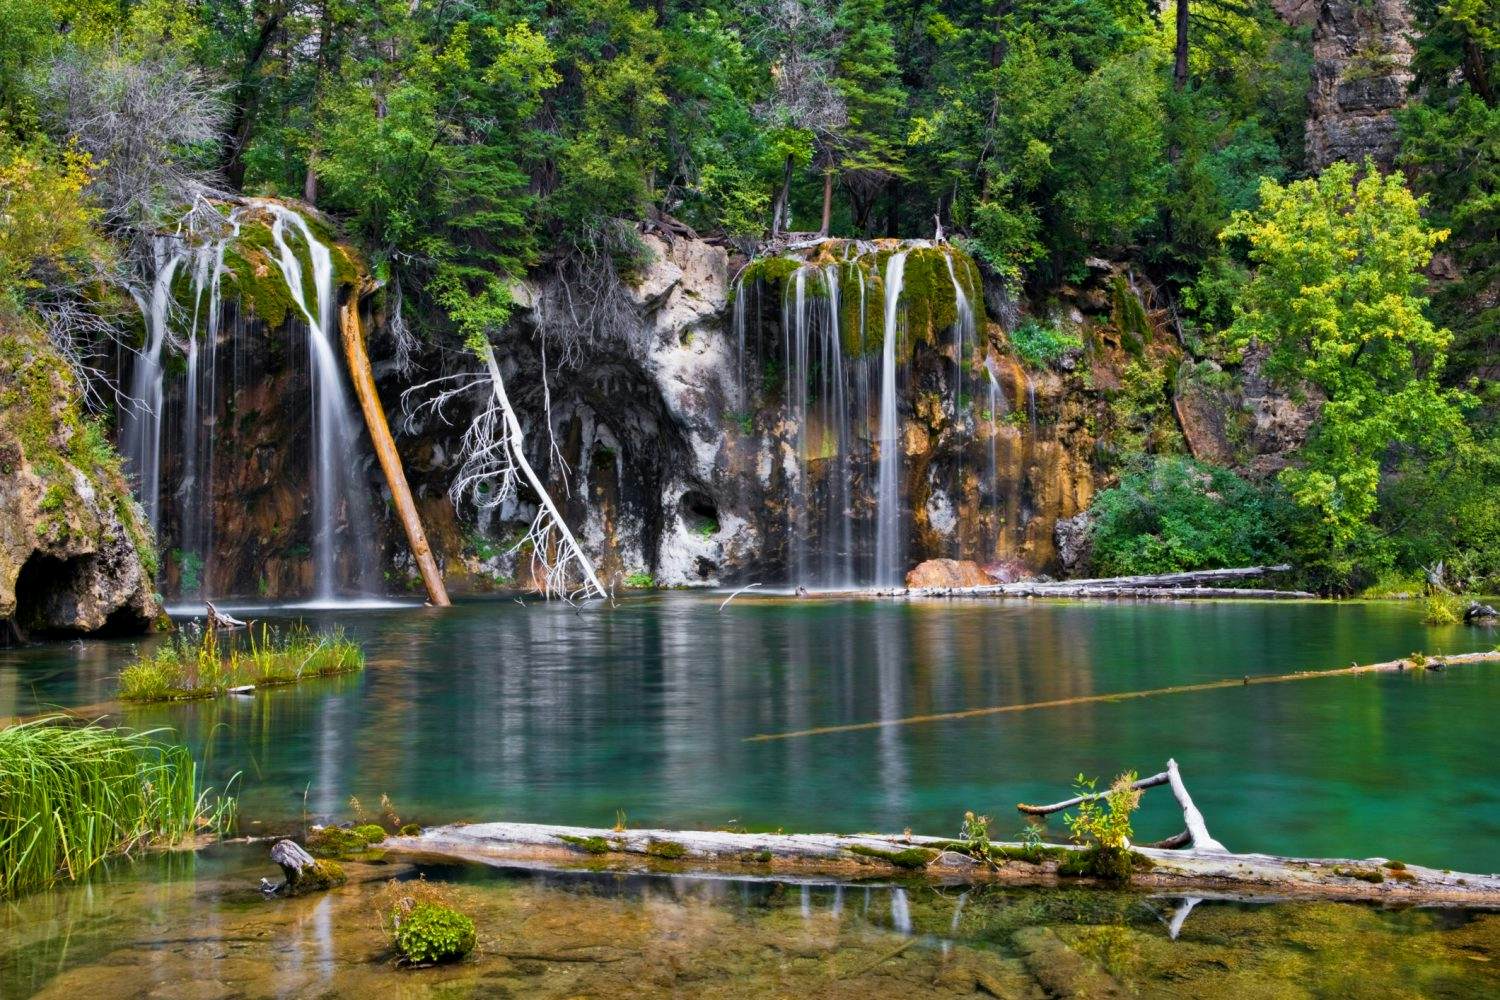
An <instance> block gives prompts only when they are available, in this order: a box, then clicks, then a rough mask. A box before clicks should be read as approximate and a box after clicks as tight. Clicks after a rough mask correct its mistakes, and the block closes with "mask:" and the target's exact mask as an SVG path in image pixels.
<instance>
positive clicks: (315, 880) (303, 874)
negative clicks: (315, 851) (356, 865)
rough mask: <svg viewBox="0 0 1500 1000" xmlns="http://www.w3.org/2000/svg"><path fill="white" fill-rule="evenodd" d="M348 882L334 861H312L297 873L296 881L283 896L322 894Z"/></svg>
mask: <svg viewBox="0 0 1500 1000" xmlns="http://www.w3.org/2000/svg"><path fill="white" fill-rule="evenodd" d="M347 881H349V877H348V876H347V875H345V874H344V868H343V866H342V865H340V864H338V863H337V862H334V861H326V860H325V861H314V862H313V863H312V864H310V865H308V866H307V867H306V868H304V869H302V871H300V872H298V873H297V877H296V879H295V880H294V881H293V882H292V884H291V885H290V886H288V887H287V889H286V892H285V895H288V896H304V895H306V894H308V893H310V892H323V891H324V890H326V889H332V888H334V887H335V886H340V885H343V884H344V883H345V882H347Z"/></svg>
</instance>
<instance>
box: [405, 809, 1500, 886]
mask: <svg viewBox="0 0 1500 1000" xmlns="http://www.w3.org/2000/svg"><path fill="white" fill-rule="evenodd" d="M583 845H587V846H583ZM664 845H668V847H669V848H670V849H669V850H668V849H666V848H664ZM989 846H990V853H989V858H990V859H991V860H981V859H976V858H975V857H973V856H972V854H971V853H969V848H968V846H967V845H965V844H964V843H962V842H959V841H954V840H951V839H946V838H942V837H921V836H877V835H873V834H857V835H848V836H846V835H841V834H781V833H738V832H729V831H723V830H713V831H687V830H605V829H592V828H589V827H577V826H546V825H541V824H533V823H476V824H473V825H455V826H444V827H437V828H434V829H430V830H426V831H424V832H423V833H422V834H420V835H418V836H414V837H392V838H389V839H387V840H386V842H385V843H384V844H383V845H382V847H384V848H385V849H386V851H387V853H388V854H389V853H391V852H395V853H397V854H402V855H406V856H411V857H421V856H428V857H440V858H454V859H458V860H463V861H471V862H477V863H481V864H490V865H496V866H501V867H518V868H570V867H579V866H583V867H588V868H599V867H601V866H602V867H606V868H618V869H621V870H643V869H644V870H650V869H651V868H652V867H654V866H658V865H660V864H662V863H664V862H665V863H667V864H668V865H669V866H670V867H669V868H668V869H667V870H673V871H681V870H697V871H705V872H724V873H732V874H735V875H736V876H739V877H744V878H751V879H754V878H775V879H778V880H782V881H796V880H797V879H798V878H869V877H876V878H890V877H896V876H900V877H905V878H911V877H925V878H931V879H934V880H938V881H942V882H950V883H964V882H1008V883H1015V884H1041V885H1046V884H1055V883H1057V882H1059V881H1063V880H1068V881H1073V880H1075V879H1076V880H1078V881H1079V882H1080V884H1092V883H1093V882H1094V881H1095V880H1093V879H1091V878H1090V877H1089V875H1088V874H1087V872H1088V870H1089V869H1088V867H1087V865H1086V864H1084V863H1083V862H1084V861H1085V859H1086V855H1087V853H1088V849H1087V848H1084V847H1076V846H1072V845H1047V846H1044V847H1040V848H1039V847H1036V846H1035V845H1026V844H1019V843H999V842H994V843H991V844H990V845H989ZM1131 860H1132V863H1133V869H1134V870H1133V874H1132V875H1131V884H1133V885H1136V886H1140V887H1143V888H1152V889H1161V890H1168V891H1189V890H1232V891H1239V892H1248V893H1256V892H1259V893H1266V894H1275V895H1296V896H1305V897H1324V898H1330V899H1370V900H1380V901H1385V902H1393V903H1394V902H1401V903H1413V904H1436V903H1462V904H1468V905H1485V906H1492V905H1497V904H1500V877H1497V876H1493V875H1468V874H1463V873H1458V872H1449V871H1439V870H1437V869H1434V868H1421V867H1418V866H1416V865H1406V864H1402V863H1400V862H1394V861H1388V860H1386V859H1384V858H1366V859H1362V860H1357V861H1356V860H1344V859H1303V858H1284V857H1276V856H1273V855H1267V854H1231V853H1224V852H1218V851H1172V850H1163V849H1157V848H1147V847H1135V848H1133V849H1132V850H1131ZM1392 866H1399V867H1392ZM1372 873H1373V875H1372ZM1374 876H1379V877H1378V878H1376V877H1374ZM1099 884H1101V885H1104V884H1111V885H1112V884H1115V883H1109V882H1108V881H1107V880H1099Z"/></svg>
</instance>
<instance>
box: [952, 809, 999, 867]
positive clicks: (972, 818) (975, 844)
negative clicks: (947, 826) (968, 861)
mask: <svg viewBox="0 0 1500 1000" xmlns="http://www.w3.org/2000/svg"><path fill="white" fill-rule="evenodd" d="M958 839H959V841H960V842H961V843H962V845H963V850H964V852H965V853H966V854H968V855H969V857H971V858H973V859H974V860H976V861H985V862H990V863H993V862H994V846H993V845H992V844H991V843H990V818H989V817H988V816H979V815H976V814H975V813H974V812H973V811H972V810H970V811H967V812H965V813H964V821H963V825H962V826H960V827H959V830H958Z"/></svg>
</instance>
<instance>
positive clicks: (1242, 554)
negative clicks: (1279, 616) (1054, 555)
mask: <svg viewBox="0 0 1500 1000" xmlns="http://www.w3.org/2000/svg"><path fill="white" fill-rule="evenodd" d="M1089 510H1090V512H1091V513H1092V515H1093V527H1092V529H1091V534H1090V538H1091V541H1092V546H1093V547H1092V555H1091V559H1092V562H1093V569H1094V571H1095V572H1097V573H1100V574H1103V575H1122V576H1123V575H1133V574H1140V573H1176V572H1182V571H1185V570H1194V569H1211V568H1215V567H1224V566H1250V565H1259V564H1264V563H1274V562H1276V561H1278V560H1279V559H1282V558H1284V557H1285V556H1286V546H1285V544H1284V543H1283V541H1282V538H1281V531H1282V527H1281V526H1282V525H1283V524H1284V523H1285V514H1284V510H1285V503H1284V501H1282V500H1281V499H1280V497H1279V496H1278V495H1277V494H1274V493H1266V492H1262V491H1261V490H1259V489H1257V488H1256V487H1255V486H1253V485H1251V484H1250V483H1248V482H1246V481H1245V480H1243V479H1241V478H1240V477H1239V476H1236V475H1235V474H1234V473H1233V472H1230V471H1229V470H1228V469H1221V468H1218V467H1216V466H1211V465H1205V464H1202V463H1200V462H1195V461H1193V460H1192V459H1189V458H1183V457H1180V456H1175V455H1167V456H1156V457H1151V458H1143V459H1138V460H1137V461H1136V462H1135V463H1134V464H1133V465H1132V467H1131V468H1130V469H1129V471H1127V472H1126V473H1125V474H1124V475H1123V476H1121V477H1120V483H1119V485H1117V486H1115V487H1112V488H1111V489H1107V490H1104V491H1103V492H1101V493H1099V494H1098V495H1097V496H1096V497H1094V502H1093V505H1092V506H1091V507H1090V508H1089Z"/></svg>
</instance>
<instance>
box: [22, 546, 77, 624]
mask: <svg viewBox="0 0 1500 1000" xmlns="http://www.w3.org/2000/svg"><path fill="white" fill-rule="evenodd" d="M87 558H88V557H86V556H76V557H74V558H72V559H58V558H56V557H54V556H49V555H44V554H42V553H40V552H33V553H32V554H31V556H30V557H29V558H28V559H27V560H26V562H25V563H24V564H22V566H21V572H20V573H19V574H18V575H17V576H16V612H15V615H14V617H13V618H12V619H11V621H12V628H13V629H14V631H15V633H16V636H17V637H18V638H25V637H27V636H29V635H31V634H33V633H43V634H47V633H57V632H66V631H68V629H67V628H66V627H65V626H64V627H62V628H59V627H58V623H57V621H56V611H57V610H58V608H57V603H58V602H57V597H58V595H60V594H63V593H66V592H68V591H69V590H71V589H72V588H73V587H74V586H75V585H76V584H77V582H78V579H79V576H80V575H81V574H82V573H83V571H84V568H85V566H84V564H85V562H86V561H87Z"/></svg>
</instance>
